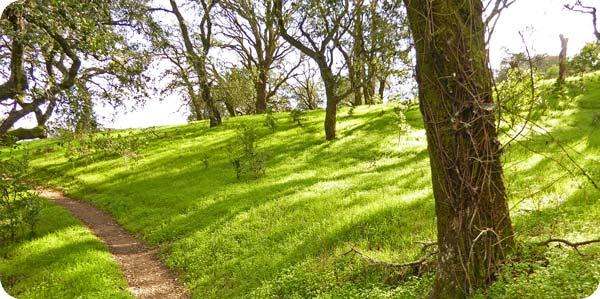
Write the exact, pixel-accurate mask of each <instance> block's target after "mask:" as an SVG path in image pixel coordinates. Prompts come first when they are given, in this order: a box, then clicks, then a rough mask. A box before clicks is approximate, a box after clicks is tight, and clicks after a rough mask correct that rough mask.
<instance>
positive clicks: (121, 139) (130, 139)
mask: <svg viewBox="0 0 600 299" xmlns="http://www.w3.org/2000/svg"><path fill="white" fill-rule="evenodd" d="M152 134H156V133H155V132H154V131H142V133H140V134H134V133H118V134H114V133H113V132H110V131H104V132H100V133H95V134H86V133H83V134H82V133H72V132H68V131H63V132H61V134H60V139H61V143H62V145H63V146H64V147H65V157H66V158H68V159H69V161H71V162H74V161H78V160H83V161H87V162H90V161H93V160H94V159H96V158H103V157H123V158H125V159H127V160H134V161H138V160H140V159H142V158H143V156H142V154H141V153H140V148H141V147H142V146H144V145H146V144H148V139H149V138H155V137H154V135H152Z"/></svg>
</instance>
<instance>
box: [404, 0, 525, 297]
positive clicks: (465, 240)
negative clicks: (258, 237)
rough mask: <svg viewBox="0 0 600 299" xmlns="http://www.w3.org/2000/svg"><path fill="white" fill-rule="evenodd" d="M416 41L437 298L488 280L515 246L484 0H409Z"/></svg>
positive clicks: (462, 294) (461, 294)
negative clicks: (428, 167)
mask: <svg viewBox="0 0 600 299" xmlns="http://www.w3.org/2000/svg"><path fill="white" fill-rule="evenodd" d="M404 3H405V5H406V8H407V13H408V19H409V26H410V28H411V31H412V34H413V38H414V41H415V48H416V61H417V63H416V78H417V83H418V84H419V102H420V109H421V113H422V115H423V119H424V122H425V129H426V132H427V141H428V151H429V156H430V164H431V172H432V182H433V193H434V197H435V209H436V215H437V230H438V246H439V258H438V267H437V272H436V276H435V283H434V288H433V291H432V293H431V297H432V298H464V297H465V296H468V294H470V293H472V292H473V290H474V289H476V288H478V287H482V286H485V285H488V284H489V283H490V282H491V281H492V280H493V279H494V276H495V274H496V272H497V271H498V269H499V266H500V265H502V263H503V261H504V259H505V257H506V255H507V253H508V252H509V251H510V249H511V248H512V246H513V229H512V225H511V220H510V217H509V210H508V206H507V201H506V192H505V186H504V179H503V172H502V165H501V161H500V156H501V148H500V143H499V142H498V140H497V131H496V126H495V121H494V119H495V117H494V111H495V110H496V107H495V104H494V101H493V96H492V83H491V82H492V80H491V72H490V70H489V69H488V57H487V54H486V48H485V34H486V26H485V25H484V21H483V18H482V14H483V5H482V3H481V1H480V0H460V1H456V0H404Z"/></svg>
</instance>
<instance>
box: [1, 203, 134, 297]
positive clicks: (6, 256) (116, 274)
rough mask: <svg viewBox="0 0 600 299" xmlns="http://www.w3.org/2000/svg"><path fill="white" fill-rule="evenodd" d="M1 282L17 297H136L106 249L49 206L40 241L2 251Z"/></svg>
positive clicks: (43, 215)
mask: <svg viewBox="0 0 600 299" xmlns="http://www.w3.org/2000/svg"><path fill="white" fill-rule="evenodd" d="M0 280H1V281H2V284H3V286H4V287H5V289H6V291H7V292H8V293H9V294H11V295H12V296H14V297H16V298H90V299H91V298H133V297H132V296H131V295H130V294H129V292H128V291H127V283H126V282H125V279H124V277H123V274H122V273H121V270H120V269H119V267H118V265H117V264H116V261H115V260H114V259H113V258H112V256H111V255H110V254H109V253H108V250H107V248H106V246H105V245H104V244H102V243H101V242H100V241H99V240H98V239H96V237H95V236H94V235H93V234H92V233H91V232H90V231H89V230H88V229H87V228H86V227H85V226H83V225H82V224H81V223H80V222H79V221H77V220H76V219H74V218H73V217H72V216H71V215H70V214H69V212H68V211H66V210H64V209H62V208H60V207H58V206H54V205H51V204H47V203H46V204H44V207H43V209H42V211H41V218H40V223H39V225H38V230H37V233H36V235H35V236H33V237H31V238H30V239H27V240H23V241H21V242H19V243H16V244H4V245H2V246H0Z"/></svg>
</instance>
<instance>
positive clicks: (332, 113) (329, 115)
mask: <svg viewBox="0 0 600 299" xmlns="http://www.w3.org/2000/svg"><path fill="white" fill-rule="evenodd" d="M324 63H325V62H324ZM319 69H320V71H321V77H322V78H323V83H324V85H325V96H326V97H327V106H326V107H325V122H324V126H325V140H328V141H330V140H334V139H335V130H336V122H337V121H336V119H337V104H338V90H337V82H336V80H335V76H334V75H333V72H332V71H331V69H330V68H329V67H327V65H326V63H325V65H324V66H319Z"/></svg>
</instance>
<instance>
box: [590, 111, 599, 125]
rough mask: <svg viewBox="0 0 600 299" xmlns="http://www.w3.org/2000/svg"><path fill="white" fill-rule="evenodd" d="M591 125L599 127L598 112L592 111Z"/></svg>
mask: <svg viewBox="0 0 600 299" xmlns="http://www.w3.org/2000/svg"><path fill="white" fill-rule="evenodd" d="M592 127H594V128H598V127H600V112H594V114H593V115H592Z"/></svg>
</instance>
